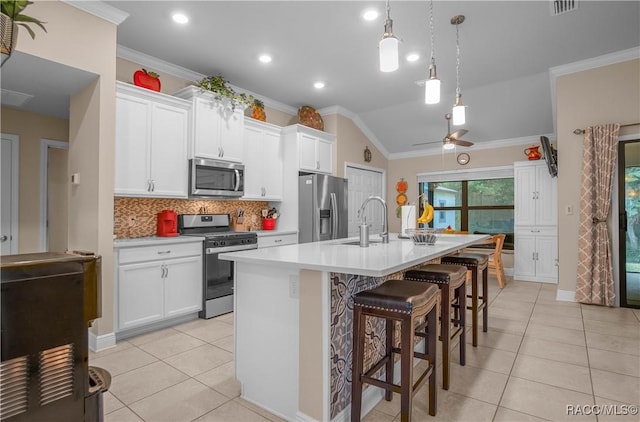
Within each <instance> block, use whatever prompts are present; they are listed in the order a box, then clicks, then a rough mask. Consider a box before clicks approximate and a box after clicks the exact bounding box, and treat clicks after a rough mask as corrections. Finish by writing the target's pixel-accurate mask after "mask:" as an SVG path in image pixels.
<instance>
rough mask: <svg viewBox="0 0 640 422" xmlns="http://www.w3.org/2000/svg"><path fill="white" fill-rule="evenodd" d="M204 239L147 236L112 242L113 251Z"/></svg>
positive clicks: (196, 237)
mask: <svg viewBox="0 0 640 422" xmlns="http://www.w3.org/2000/svg"><path fill="white" fill-rule="evenodd" d="M203 240H204V237H201V236H172V237H162V236H147V237H135V238H132V239H116V240H114V241H113V247H114V249H118V248H132V247H136V246H154V245H167V244H171V243H192V242H202V241H203Z"/></svg>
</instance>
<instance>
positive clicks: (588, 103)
mask: <svg viewBox="0 0 640 422" xmlns="http://www.w3.org/2000/svg"><path fill="white" fill-rule="evenodd" d="M639 75H640V60H631V61H627V62H624V63H618V64H614V65H610V66H604V67H599V68H597V69H591V70H587V71H584V72H578V73H573V74H570V75H565V76H561V77H559V78H558V80H557V81H556V87H557V88H556V104H557V122H558V123H557V137H558V235H559V244H558V249H559V263H560V281H559V285H558V289H559V290H565V291H571V292H573V291H575V287H576V271H577V268H578V235H579V233H578V218H579V214H580V213H579V212H574V213H573V215H565V213H564V210H565V208H566V207H567V206H568V205H571V206H572V207H573V208H574V209H575V210H579V209H580V184H581V179H582V178H581V174H582V152H583V149H582V136H579V135H574V134H573V130H574V129H576V128H585V127H587V126H592V125H598V124H605V123H615V122H618V123H621V124H624V123H636V122H638V120H639V118H640V77H639ZM638 131H639V129H638V127H637V126H636V127H633V128H625V130H622V131H621V134H624V133H638ZM613 247H614V248H615V247H616V245H613ZM615 277H616V279H617V275H616V276H615Z"/></svg>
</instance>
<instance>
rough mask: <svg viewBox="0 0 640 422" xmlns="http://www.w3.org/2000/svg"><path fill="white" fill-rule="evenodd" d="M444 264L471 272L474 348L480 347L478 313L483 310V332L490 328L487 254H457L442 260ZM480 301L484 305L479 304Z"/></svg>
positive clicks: (444, 257)
mask: <svg viewBox="0 0 640 422" xmlns="http://www.w3.org/2000/svg"><path fill="white" fill-rule="evenodd" d="M440 262H441V263H443V264H451V265H460V266H463V267H466V268H467V270H468V271H471V295H470V296H469V295H467V297H470V298H471V307H467V309H471V322H472V325H473V331H472V334H473V335H472V337H473V347H477V346H478V313H479V312H480V311H481V310H482V331H483V332H485V333H486V332H487V327H488V326H489V323H488V321H489V316H488V315H487V308H488V306H487V305H488V303H487V298H488V293H489V287H488V283H487V280H488V271H487V263H488V258H487V255H485V254H475V253H465V252H462V253H457V254H453V255H446V256H443V257H442V258H441V259H440ZM480 271H482V296H479V293H478V272H480ZM478 300H481V301H482V303H480V304H478Z"/></svg>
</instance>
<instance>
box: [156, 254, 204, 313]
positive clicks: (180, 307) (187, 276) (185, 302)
mask: <svg viewBox="0 0 640 422" xmlns="http://www.w3.org/2000/svg"><path fill="white" fill-rule="evenodd" d="M165 265H166V268H167V269H166V270H165V281H164V288H165V294H164V314H165V317H167V318H171V317H174V316H178V315H184V314H188V313H190V312H197V311H200V310H202V258H201V257H200V256H192V257H187V258H179V259H172V260H168V261H166V262H165Z"/></svg>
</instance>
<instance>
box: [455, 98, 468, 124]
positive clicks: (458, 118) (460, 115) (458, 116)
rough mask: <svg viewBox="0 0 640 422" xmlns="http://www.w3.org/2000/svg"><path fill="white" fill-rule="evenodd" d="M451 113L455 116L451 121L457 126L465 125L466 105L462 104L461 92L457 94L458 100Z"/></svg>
mask: <svg viewBox="0 0 640 422" xmlns="http://www.w3.org/2000/svg"><path fill="white" fill-rule="evenodd" d="M451 114H452V115H453V118H452V119H451V120H452V122H451V123H452V124H453V125H455V126H460V125H463V124H465V122H466V121H467V119H466V116H465V106H464V104H462V95H461V94H457V95H456V102H455V104H454V105H453V111H452V113H451Z"/></svg>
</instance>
